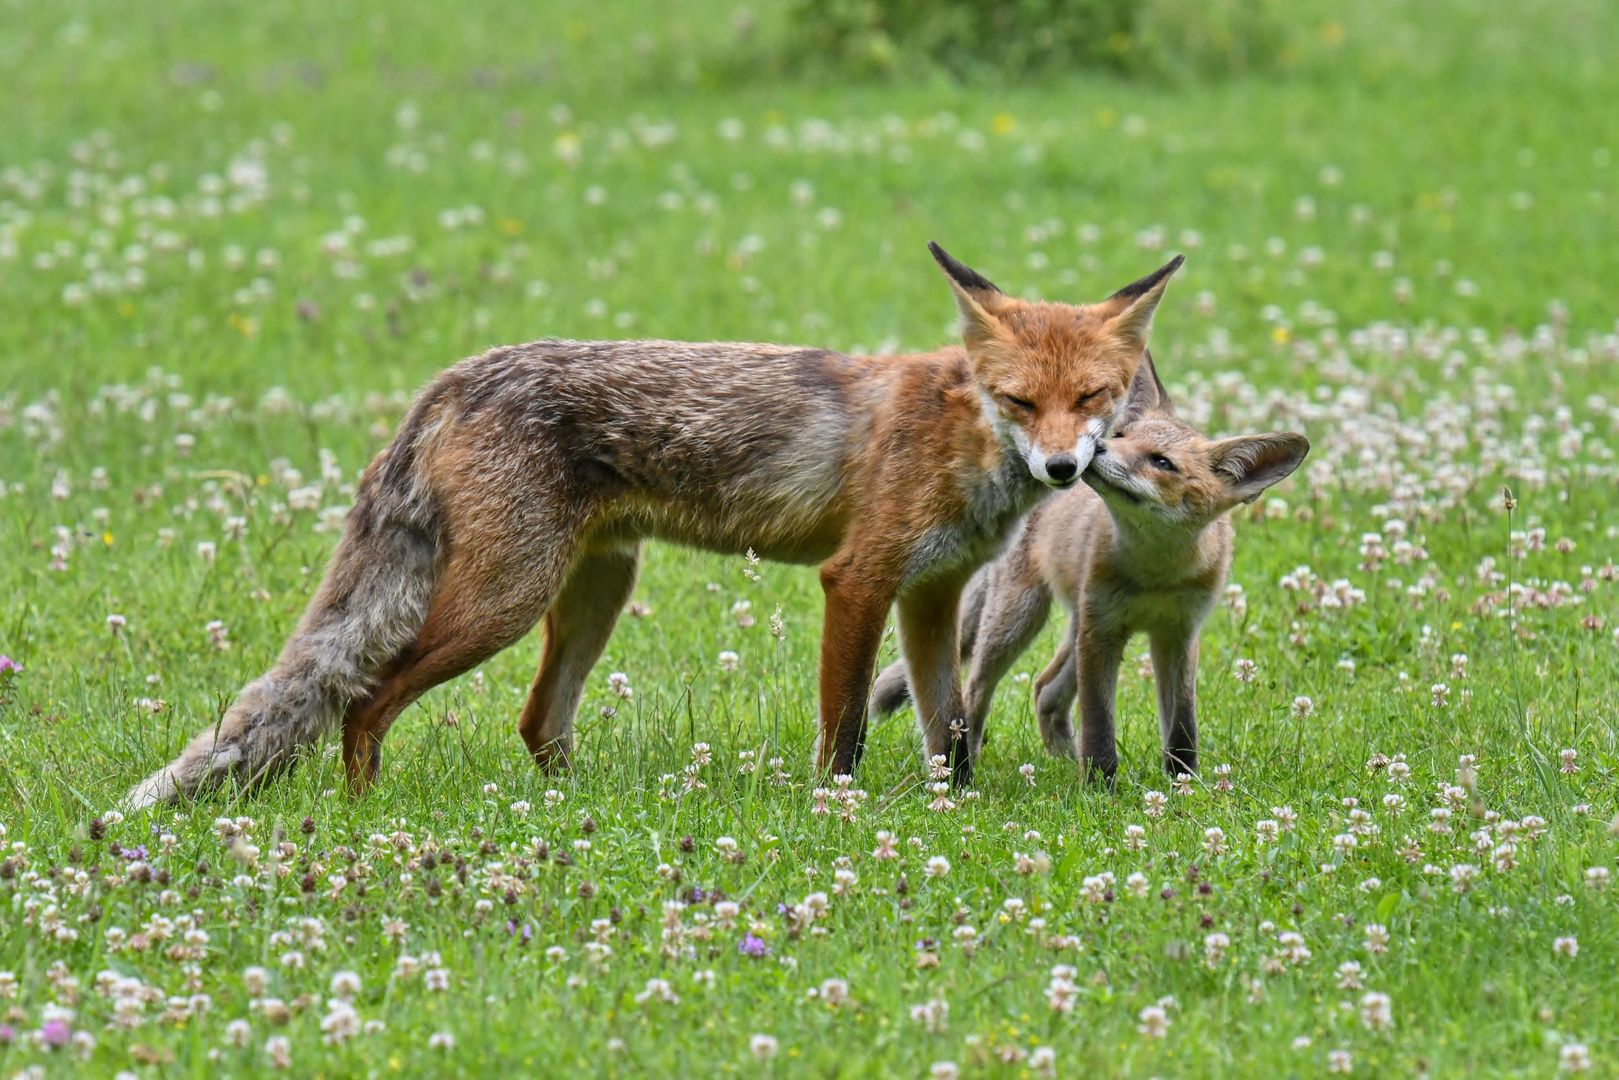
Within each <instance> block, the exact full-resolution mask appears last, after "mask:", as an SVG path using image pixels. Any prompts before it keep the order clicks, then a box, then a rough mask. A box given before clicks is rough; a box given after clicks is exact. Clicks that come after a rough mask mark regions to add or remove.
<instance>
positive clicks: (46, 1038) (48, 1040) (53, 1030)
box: [39, 1020, 73, 1050]
mask: <svg viewBox="0 0 1619 1080" xmlns="http://www.w3.org/2000/svg"><path fill="white" fill-rule="evenodd" d="M72 1040H73V1029H72V1028H70V1027H68V1026H67V1022H66V1021H64V1020H47V1021H45V1023H44V1024H43V1025H41V1026H40V1029H39V1041H40V1042H42V1043H44V1044H45V1045H46V1046H48V1047H50V1048H51V1049H53V1050H54V1049H56V1048H57V1047H59V1046H66V1045H67V1044H68V1043H69V1042H71V1041H72Z"/></svg>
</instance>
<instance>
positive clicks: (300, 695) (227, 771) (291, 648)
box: [126, 397, 440, 809]
mask: <svg viewBox="0 0 1619 1080" xmlns="http://www.w3.org/2000/svg"><path fill="white" fill-rule="evenodd" d="M437 412H438V410H437V408H435V406H434V403H433V402H431V401H430V400H428V399H426V398H425V397H424V400H421V401H418V402H417V403H416V406H415V407H414V408H413V409H412V410H411V412H410V413H409V414H408V415H407V416H406V418H405V422H404V424H403V425H401V428H400V432H399V434H398V436H397V437H395V439H394V441H393V442H392V443H391V444H389V446H388V448H387V449H386V450H384V451H383V452H382V453H381V454H380V455H379V456H378V457H377V459H376V460H375V461H373V462H372V463H371V466H370V468H368V469H367V470H366V472H365V476H364V477H363V478H362V479H361V481H360V490H359V496H358V498H357V500H356V502H355V507H354V510H353V511H352V512H351V513H350V515H349V519H348V524H347V527H346V528H345V529H344V532H343V538H342V540H340V541H339V542H338V545H337V550H336V551H335V552H334V553H333V554H332V561H331V564H330V565H329V566H328V567H327V570H326V576H325V579H324V580H323V581H322V582H321V586H320V589H319V590H318V591H317V592H316V593H315V595H314V597H313V598H312V599H311V600H310V602H309V607H308V609H307V610H306V611H305V612H304V617H303V619H302V620H301V621H300V622H299V624H298V629H297V630H296V631H295V632H294V633H293V635H292V637H291V638H290V639H289V640H288V641H287V644H286V646H285V647H284V648H283V649H282V650H281V657H280V659H278V660H277V661H276V663H275V666H274V667H273V668H271V669H270V670H269V671H268V672H267V673H266V674H264V675H261V676H260V677H259V678H257V679H255V680H253V681H252V682H250V683H248V684H247V686H245V687H244V688H243V689H242V692H241V693H240V694H239V695H237V698H236V701H235V702H234V703H233V704H232V705H231V707H230V708H229V709H228V710H227V711H226V712H225V715H224V716H223V717H222V718H221V719H220V720H219V722H218V723H217V724H216V725H215V726H213V727H211V728H209V729H208V730H206V731H204V732H202V733H201V734H200V735H198V736H197V737H196V738H195V739H193V740H192V741H191V744H190V745H189V746H187V747H186V748H185V749H184V750H183V751H181V753H180V756H179V757H177V758H175V759H174V760H173V761H172V762H170V763H169V764H168V765H165V766H164V767H163V768H161V769H159V770H158V771H157V772H155V773H153V774H152V775H151V776H148V777H147V778H146V779H145V780H143V781H141V782H140V783H139V784H137V785H136V786H135V787H134V789H133V790H131V791H130V793H129V795H128V796H127V799H126V801H127V802H128V803H129V805H131V806H132V807H135V808H137V809H138V808H141V807H146V806H152V805H155V804H158V803H164V802H170V801H173V800H175V799H178V798H182V797H189V796H192V795H195V794H196V793H197V792H199V791H202V790H204V789H206V788H208V787H210V786H213V785H215V784H218V783H221V782H223V781H224V780H225V779H226V778H227V777H235V778H237V779H239V780H241V781H243V782H246V783H255V782H257V781H259V780H262V779H264V778H265V777H268V776H270V775H273V774H274V773H275V772H277V771H279V770H280V769H283V768H286V767H287V766H290V765H291V764H292V763H293V761H294V760H295V758H296V756H297V751H298V750H299V749H300V748H301V747H306V746H310V745H312V744H313V743H315V742H316V741H317V740H318V739H319V738H320V737H321V735H322V734H324V733H325V732H326V731H327V730H328V729H330V728H331V727H332V726H333V725H334V724H335V723H337V722H338V721H339V720H340V719H341V718H342V716H343V713H344V712H345V711H346V710H347V708H348V707H349V705H351V704H353V703H354V702H356V701H360V700H363V699H364V698H365V697H366V696H367V695H368V694H369V693H370V691H371V689H372V687H373V685H374V682H375V677H376V674H377V673H378V672H379V671H380V670H381V669H382V668H383V667H384V666H385V665H386V664H387V663H388V662H389V661H390V660H392V659H393V658H394V657H395V656H397V655H398V654H399V653H400V652H401V651H402V650H404V649H406V648H408V647H409V646H410V645H411V644H412V643H413V642H414V641H415V640H416V635H417V634H418V632H419V631H420V630H421V626H422V623H423V621H424V620H425V619H426V617H427V607H428V603H429V601H430V600H431V598H432V594H433V583H434V579H435V577H436V564H437V562H438V554H439V548H440V525H439V515H438V511H437V509H436V507H435V505H434V499H433V497H432V492H431V490H430V488H429V486H428V483H427V478H426V476H425V470H424V469H422V468H421V464H422V462H423V460H424V459H425V458H426V457H427V456H428V451H429V444H430V443H431V442H432V440H433V439H434V437H435V435H436V433H437V430H438V422H437V416H436V414H437Z"/></svg>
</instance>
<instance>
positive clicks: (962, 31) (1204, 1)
mask: <svg viewBox="0 0 1619 1080" xmlns="http://www.w3.org/2000/svg"><path fill="white" fill-rule="evenodd" d="M1284 14H1285V12H1284V9H1283V4H1282V3H1281V2H1280V0H797V2H796V3H795V4H794V7H793V12H792V19H791V31H792V38H793V43H792V49H791V53H792V57H791V59H792V61H793V62H794V63H797V64H801V65H806V66H830V67H833V68H836V69H839V70H841V71H844V72H848V73H858V74H890V73H893V74H898V73H902V72H907V71H915V70H918V69H925V68H927V67H935V66H937V67H943V68H944V69H946V70H948V71H950V72H951V73H953V74H955V75H956V76H958V77H963V78H979V77H989V78H1001V79H1005V78H1011V79H1016V78H1021V77H1024V76H1030V75H1041V74H1048V73H1054V72H1058V71H1071V70H1076V69H1081V68H1092V69H1096V68H1100V69H1106V70H1113V71H1120V72H1125V73H1128V74H1135V75H1147V76H1154V77H1168V78H1181V77H1205V78H1206V77H1216V78H1217V77H1222V76H1228V75H1238V74H1243V73H1245V72H1250V71H1272V70H1277V69H1280V68H1286V67H1289V66H1291V65H1292V64H1293V63H1294V62H1295V61H1296V59H1297V52H1298V50H1297V47H1296V44H1295V42H1294V33H1293V28H1292V27H1291V26H1290V23H1289V21H1288V20H1287V19H1285V18H1284Z"/></svg>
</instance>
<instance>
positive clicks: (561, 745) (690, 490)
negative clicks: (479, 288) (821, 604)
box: [129, 244, 1183, 807]
mask: <svg viewBox="0 0 1619 1080" xmlns="http://www.w3.org/2000/svg"><path fill="white" fill-rule="evenodd" d="M929 250H930V251H932V253H933V257H934V258H935V259H936V260H937V261H938V263H939V265H940V267H941V268H943V270H944V273H945V276H946V278H947V279H948V281H949V283H950V287H951V289H952V291H953V292H954V294H955V298H956V305H957V307H958V309H959V311H960V314H961V326H962V336H963V345H960V346H952V347H948V348H944V349H941V350H939V351H937V352H932V353H925V354H920V355H913V356H886V357H855V356H844V355H840V354H838V353H833V352H828V351H824V350H817V349H803V348H791V347H785V346H778V345H751V344H687V343H681V342H667V341H625V342H574V341H541V342H534V343H531V344H528V345H516V346H511V347H505V348H497V349H492V350H490V351H489V352H487V353H485V354H483V355H482V356H477V357H473V358H470V359H467V360H463V361H462V362H460V363H458V364H456V365H455V366H453V367H451V368H449V369H448V370H446V371H445V372H443V373H442V374H441V375H439V377H438V378H437V379H435V380H434V381H433V382H432V383H431V384H430V385H429V386H428V387H427V388H426V389H425V390H424V391H423V392H422V393H421V395H420V396H419V397H418V398H417V399H416V401H415V403H414V404H413V405H412V406H411V409H410V411H409V413H407V414H406V416H405V419H404V421H403V422H402V424H401V425H400V429H399V433H398V434H397V435H396V436H395V437H394V440H393V441H392V442H391V443H390V444H389V445H388V446H387V447H386V448H385V449H384V450H383V451H382V452H381V453H380V454H378V455H377V457H376V459H375V460H374V461H372V463H371V465H370V467H369V468H367V469H366V471H365V475H364V476H363V478H362V479H361V481H360V487H359V494H358V497H357V499H356V501H355V506H354V509H353V511H352V512H351V513H350V515H349V518H348V524H347V526H346V528H345V529H344V533H343V537H342V539H341V540H340V541H339V542H338V545H337V549H336V551H335V552H333V554H332V560H331V563H330V565H329V566H328V568H327V572H326V577H325V580H324V581H322V583H321V585H320V588H319V589H318V590H317V591H316V593H315V595H314V597H313V598H312V599H311V600H310V602H309V607H308V609H307V610H306V611H305V613H304V616H303V619H302V621H301V622H300V623H299V625H298V628H297V630H296V631H294V633H293V635H292V637H291V638H290V639H289V640H288V641H287V644H286V646H285V647H284V648H283V650H282V653H281V656H280V658H279V659H278V660H277V661H276V664H275V666H274V667H273V668H271V669H270V671H269V672H268V673H266V674H265V675H263V676H261V677H260V678H258V679H256V680H255V681H253V682H251V683H249V684H248V685H247V686H246V687H245V688H243V690H242V691H241V693H240V695H239V696H238V697H237V699H236V701H235V703H234V704H232V705H231V707H230V708H229V709H228V710H227V711H226V713H225V715H224V716H223V717H222V718H221V720H220V721H219V723H218V724H217V725H216V726H214V727H212V728H210V729H208V730H206V731H204V732H202V733H201V734H200V735H198V736H197V737H196V738H195V739H194V740H193V741H192V742H191V743H190V745H188V746H187V747H186V748H185V750H184V751H182V752H181V754H180V756H179V757H178V758H176V759H175V760H174V761H173V762H172V763H170V764H169V765H166V766H164V767H163V768H161V769H159V770H158V771H157V772H155V773H153V774H152V775H151V776H150V777H148V778H147V779H146V780H144V781H142V782H141V783H140V784H139V785H137V786H136V787H135V788H134V789H133V790H132V791H131V792H130V794H129V801H130V803H131V804H132V805H134V806H137V807H139V806H149V805H153V804H156V803H159V802H163V801H168V800H172V799H174V798H177V797H181V796H190V795H192V794H194V793H196V792H198V791H199V790H201V789H203V788H205V787H207V786H208V785H210V784H211V783H215V782H218V781H220V780H223V779H224V778H226V777H227V776H235V777H237V778H239V779H241V780H242V781H244V782H249V783H251V782H255V781H257V780H260V779H262V778H264V777H267V776H269V775H270V774H272V773H274V772H276V771H277V770H279V769H281V768H284V767H286V766H288V765H290V764H291V763H292V762H293V760H294V759H295V756H296V751H297V750H298V749H299V748H300V747H303V746H308V745H310V744H313V743H314V742H316V741H317V740H318V739H319V738H320V736H321V735H322V734H323V733H324V732H325V731H326V730H327V729H328V728H330V727H331V726H332V725H333V724H334V723H335V722H336V721H337V720H338V719H339V718H341V720H342V725H343V761H344V765H345V768H346V771H347V774H348V779H349V784H350V787H351V789H353V790H356V791H357V790H361V789H363V788H365V787H366V786H367V785H368V784H369V783H370V782H372V781H373V780H375V779H376V776H377V772H378V769H379V767H380V764H381V747H382V740H383V738H384V736H385V735H386V733H387V731H388V728H389V726H390V725H391V724H392V723H393V722H394V720H395V718H396V717H398V716H399V714H400V713H401V712H402V711H403V710H404V709H405V708H406V707H407V706H409V705H410V704H411V703H412V702H413V701H415V700H416V699H417V698H418V697H420V696H421V695H422V694H423V693H425V692H426V691H427V690H429V689H431V688H432V687H434V686H437V685H438V684H439V683H442V682H444V681H445V680H447V679H451V678H453V677H455V676H456V675H459V674H461V673H463V672H465V671H467V670H469V669H470V668H472V667H474V666H476V665H477V664H480V663H482V662H483V661H485V660H487V659H488V658H489V657H490V656H492V655H493V654H495V653H496V652H499V651H500V650H501V649H504V648H505V647H506V646H508V645H511V644H512V643H514V642H516V641H517V640H518V639H520V638H521V637H523V635H525V634H527V633H528V632H529V630H530V629H532V628H533V626H534V624H535V623H536V622H537V621H539V620H540V619H541V618H542V617H543V618H544V620H545V646H544V651H543V655H542V658H541V661H540V668H539V673H538V675H536V677H535V680H534V686H533V689H532V690H531V691H530V692H529V697H528V702H527V704H526V705H525V706H524V708H523V714H522V717H521V720H520V721H519V725H518V730H519V731H520V732H521V734H522V736H523V741H524V742H525V743H526V744H527V746H528V749H529V752H530V753H531V754H533V756H534V759H535V761H536V762H538V763H539V764H541V765H566V764H567V763H568V759H569V756H570V754H571V751H572V725H573V718H574V714H575V712H576V711H577V710H578V706H579V699H580V695H581V692H582V690H583V686H584V681H585V678H586V676H587V675H588V674H589V673H590V670H591V668H592V666H594V664H595V662H596V660H597V658H598V657H599V656H600V655H601V652H602V649H603V648H604V647H605V646H606V644H607V639H608V637H609V635H611V633H612V630H613V626H614V623H615V622H616V621H617V618H618V614H619V611H620V610H621V608H622V607H623V606H624V603H625V601H626V600H627V599H628V598H629V595H630V591H631V589H632V588H633V586H634V584H635V577H636V571H637V567H638V564H639V561H640V545H641V541H642V540H643V539H644V538H648V537H657V538H660V539H666V540H672V541H676V542H679V543H685V544H691V545H695V546H698V547H703V548H708V549H711V550H715V551H720V552H729V553H741V552H743V551H746V550H747V549H749V548H752V549H753V550H754V551H756V552H758V553H759V554H760V555H762V556H764V557H766V558H770V559H776V560H781V561H786V562H796V563H820V564H821V585H822V588H823V589H824V591H825V594H826V613H825V621H824V624H823V627H822V636H821V667H820V734H819V736H818V738H817V750H816V759H817V765H818V766H819V767H820V768H822V769H831V770H832V771H834V772H837V773H848V772H852V771H853V769H854V766H855V762H856V761H857V760H858V758H859V757H860V753H861V750H862V748H863V744H864V739H865V729H866V696H867V692H868V690H869V689H870V687H871V681H872V677H873V674H874V667H875V664H876V658H877V650H878V646H879V643H880V641H881V637H882V630H883V624H884V622H885V620H886V619H887V616H888V611H889V609H890V607H891V606H893V605H894V604H895V602H896V600H897V602H898V623H899V632H900V643H901V651H902V653H903V655H904V657H905V660H906V663H907V665H908V667H909V670H910V671H911V673H912V681H913V689H914V692H915V693H914V696H915V700H916V701H917V702H918V703H919V706H920V708H919V710H918V712H919V714H920V715H921V716H922V717H923V721H922V728H923V736H924V743H925V751H926V753H927V754H929V755H934V754H947V755H949V757H950V760H951V763H952V766H953V768H954V770H955V776H956V778H957V779H958V780H962V781H964V780H965V779H966V778H967V777H968V775H969V774H970V769H971V762H970V756H969V753H968V748H967V742H966V740H965V738H964V737H963V736H964V734H965V727H964V726H963V724H962V722H961V719H960V718H961V717H962V716H963V715H964V714H963V709H962V701H961V689H960V678H959V671H958V669H957V663H956V656H957V646H956V603H957V600H958V598H959V597H960V594H961V590H962V587H963V585H964V584H965V583H966V581H967V580H968V578H970V577H971V576H972V574H973V571H975V570H976V569H977V568H978V567H979V566H980V565H982V564H983V563H984V562H985V561H987V560H988V559H990V558H991V557H993V556H994V555H995V553H996V552H997V551H998V550H999V549H1000V547H1001V545H1002V543H1003V542H1004V540H1005V539H1006V536H1007V535H1008V533H1009V532H1010V531H1011V529H1012V527H1013V525H1014V524H1016V522H1017V521H1018V519H1019V518H1021V517H1022V516H1023V515H1024V514H1025V513H1026V512H1027V511H1028V510H1029V508H1030V507H1031V506H1033V505H1034V504H1035V503H1036V502H1037V501H1038V500H1039V498H1040V497H1041V495H1043V494H1045V493H1047V492H1049V491H1051V490H1052V489H1056V488H1065V487H1069V486H1071V485H1072V484H1073V483H1074V482H1075V481H1076V480H1077V479H1078V477H1079V475H1080V473H1081V472H1083V471H1084V470H1085V467H1086V466H1087V465H1088V464H1089V463H1090V459H1091V454H1092V452H1093V451H1094V449H1095V445H1096V440H1097V439H1098V438H1100V437H1101V436H1102V435H1103V434H1104V432H1105V431H1106V430H1107V428H1108V426H1109V425H1110V423H1111V422H1112V421H1113V418H1114V416H1115V414H1116V413H1118V412H1122V410H1123V409H1124V407H1125V403H1126V401H1127V400H1128V396H1129V390H1130V387H1131V385H1132V382H1133V381H1134V380H1135V379H1136V378H1137V377H1138V375H1142V374H1145V375H1146V376H1148V377H1152V376H1151V364H1150V361H1148V360H1146V359H1145V357H1146V348H1147V337H1148V332H1149V330H1150V328H1151V325H1152V317H1153V312H1154V310H1155V309H1156V308H1157V306H1158V302H1159V300H1160V299H1161V298H1162V297H1163V294H1164V289H1165V288H1166V287H1167V286H1168V284H1169V279H1170V275H1171V274H1173V273H1174V271H1175V270H1176V269H1177V268H1179V266H1180V265H1181V262H1182V261H1183V260H1182V258H1181V257H1176V258H1175V259H1174V260H1172V261H1171V262H1170V263H1168V264H1167V265H1166V266H1164V267H1163V268H1161V269H1160V270H1158V271H1156V272H1155V273H1153V274H1150V275H1148V276H1147V277H1144V278H1142V279H1141V280H1139V281H1137V282H1135V283H1134V284H1131V285H1127V286H1125V287H1124V288H1123V289H1120V290H1119V291H1118V292H1116V293H1114V294H1113V295H1112V296H1110V297H1109V298H1108V299H1106V300H1104V301H1102V302H1101V303H1098V304H1092V305H1083V306H1073V305H1067V304H1055V303H1035V302H1026V301H1022V300H1017V299H1013V298H1011V297H1008V296H1006V295H1005V294H1004V293H1002V292H1001V291H1000V290H999V289H997V288H996V287H995V286H994V285H992V284H991V283H990V282H989V281H988V280H986V279H985V278H984V277H982V276H981V275H979V274H978V273H976V272H974V271H973V270H970V269H968V268H967V267H965V266H963V265H962V264H961V263H959V262H957V261H956V260H954V259H952V258H951V257H950V256H949V255H947V254H945V252H944V251H943V250H942V249H941V248H939V247H938V245H936V244H930V245H929Z"/></svg>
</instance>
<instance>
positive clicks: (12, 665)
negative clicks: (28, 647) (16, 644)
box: [0, 653, 22, 675]
mask: <svg viewBox="0 0 1619 1080" xmlns="http://www.w3.org/2000/svg"><path fill="white" fill-rule="evenodd" d="M21 670H22V665H21V664H19V663H17V661H15V660H13V659H12V658H11V657H9V656H7V655H6V654H5V653H0V675H4V674H5V673H6V672H8V671H21Z"/></svg>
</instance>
